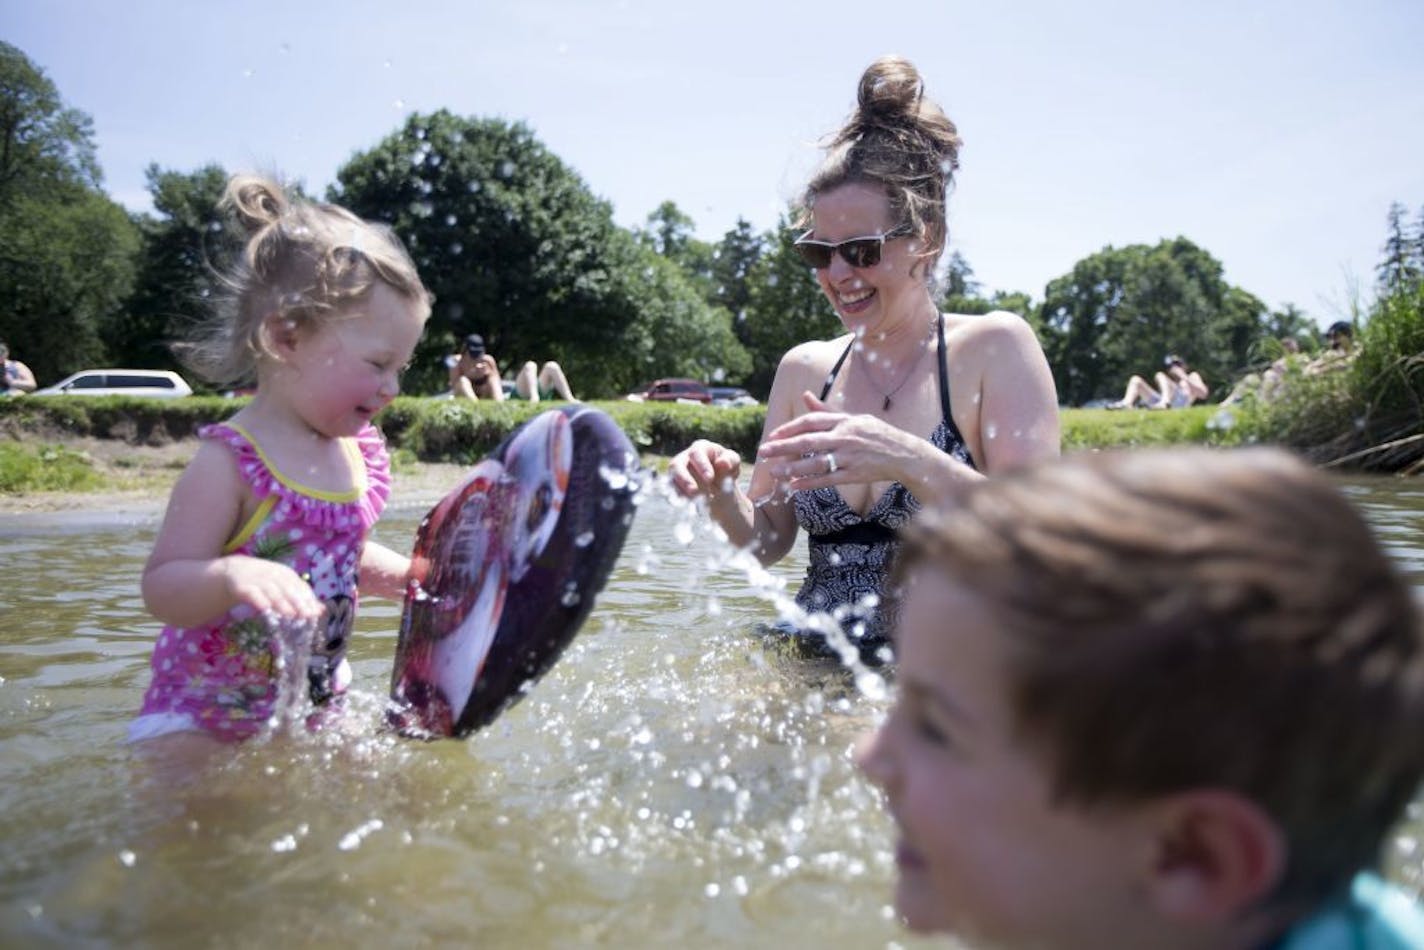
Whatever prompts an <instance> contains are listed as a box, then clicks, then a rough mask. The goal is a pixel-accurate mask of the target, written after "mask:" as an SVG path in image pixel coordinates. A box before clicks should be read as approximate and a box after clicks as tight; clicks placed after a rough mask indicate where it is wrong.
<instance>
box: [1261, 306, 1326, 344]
mask: <svg viewBox="0 0 1424 950" xmlns="http://www.w3.org/2000/svg"><path fill="white" fill-rule="evenodd" d="M1262 332H1263V333H1264V334H1265V336H1266V337H1269V338H1271V339H1274V340H1282V339H1285V338H1286V337H1291V338H1293V339H1295V341H1296V342H1298V343H1299V344H1300V345H1301V348H1302V349H1304V350H1310V349H1313V348H1314V347H1315V345H1316V336H1317V330H1316V327H1315V321H1314V320H1312V319H1310V317H1309V316H1308V315H1307V314H1306V313H1305V311H1304V310H1301V309H1300V308H1299V307H1297V306H1296V305H1295V304H1293V303H1287V304H1285V305H1283V306H1282V307H1281V308H1280V309H1279V310H1272V311H1271V312H1270V313H1268V314H1267V315H1266V320H1265V325H1264V326H1263V327H1262Z"/></svg>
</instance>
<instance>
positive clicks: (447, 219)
mask: <svg viewBox="0 0 1424 950" xmlns="http://www.w3.org/2000/svg"><path fill="white" fill-rule="evenodd" d="M459 220H460V219H459V218H457V217H455V216H454V215H453V214H447V215H446V216H445V223H446V224H447V225H449V226H450V227H452V228H453V227H454V226H455V222H457V221H459Z"/></svg>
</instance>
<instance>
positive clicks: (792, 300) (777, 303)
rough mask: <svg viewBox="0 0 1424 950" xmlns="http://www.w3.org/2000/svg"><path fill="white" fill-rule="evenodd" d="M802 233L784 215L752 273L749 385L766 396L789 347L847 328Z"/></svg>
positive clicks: (824, 337) (748, 326)
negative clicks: (810, 264) (799, 240)
mask: <svg viewBox="0 0 1424 950" xmlns="http://www.w3.org/2000/svg"><path fill="white" fill-rule="evenodd" d="M795 240H796V234H795V232H794V231H793V230H792V228H791V221H790V219H789V218H788V217H786V216H784V215H783V216H782V218H781V219H780V220H779V221H778V222H777V226H776V228H775V229H774V230H773V231H772V232H771V233H770V234H768V235H767V236H766V239H765V247H766V251H765V253H764V254H763V255H762V257H761V259H760V260H758V261H757V262H756V264H755V266H753V267H752V269H751V273H750V275H749V277H748V281H747V283H748V286H749V288H750V301H749V305H748V307H747V310H748V316H747V320H746V330H745V332H746V337H747V349H749V350H750V351H751V358H752V373H751V377H750V378H749V380H748V383H747V388H748V389H750V390H751V391H752V392H754V393H756V394H757V395H758V396H760V397H762V398H765V397H766V395H767V393H769V392H770V391H771V381H772V379H773V377H775V375H776V367H777V366H778V365H779V364H780V363H781V357H782V356H784V355H785V353H786V351H787V350H789V349H791V348H792V347H793V346H795V345H796V344H798V343H803V342H805V341H807V340H817V339H821V340H825V339H830V338H832V337H835V336H837V335H839V334H840V333H843V332H844V330H845V328H844V327H843V326H842V324H841V322H840V318H839V317H837V316H836V312H835V310H833V309H832V308H831V305H830V303H829V302H827V300H826V298H825V295H824V294H822V293H821V288H820V285H819V284H817V282H816V278H815V277H814V276H813V275H812V271H811V270H810V269H808V268H807V267H806V262H805V261H803V260H802V259H801V255H800V254H799V253H797V251H796V247H795Z"/></svg>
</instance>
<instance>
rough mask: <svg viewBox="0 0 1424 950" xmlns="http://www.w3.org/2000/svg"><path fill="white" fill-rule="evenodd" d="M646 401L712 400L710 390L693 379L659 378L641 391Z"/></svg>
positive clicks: (708, 401) (703, 402)
mask: <svg viewBox="0 0 1424 950" xmlns="http://www.w3.org/2000/svg"><path fill="white" fill-rule="evenodd" d="M643 399H645V400H646V401H648V402H700V403H702V404H703V405H707V404H710V403H711V402H712V390H710V389H708V388H707V386H706V385H705V384H703V383H699V382H698V381H697V380H695V379H659V380H657V381H656V382H654V383H653V384H652V385H651V386H649V387H648V388H647V390H646V391H645V392H644V393H643Z"/></svg>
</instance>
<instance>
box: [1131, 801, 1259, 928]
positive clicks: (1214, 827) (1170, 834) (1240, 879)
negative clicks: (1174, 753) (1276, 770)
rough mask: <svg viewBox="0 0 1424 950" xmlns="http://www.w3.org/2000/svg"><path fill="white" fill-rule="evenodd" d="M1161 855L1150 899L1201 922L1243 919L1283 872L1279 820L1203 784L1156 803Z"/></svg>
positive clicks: (1161, 909)
mask: <svg viewBox="0 0 1424 950" xmlns="http://www.w3.org/2000/svg"><path fill="white" fill-rule="evenodd" d="M1154 810H1155V811H1156V814H1155V816H1154V826H1155V832H1156V853H1155V855H1154V865H1153V868H1152V871H1151V875H1150V882H1149V892H1148V899H1149V900H1150V901H1151V902H1152V904H1153V906H1154V907H1155V908H1156V910H1157V912H1158V913H1159V914H1161V915H1162V916H1163V917H1167V918H1169V919H1173V920H1180V921H1192V922H1197V923H1211V922H1224V921H1228V920H1231V919H1233V918H1237V917H1240V916H1241V915H1242V914H1244V913H1247V912H1249V911H1250V909H1251V908H1252V907H1253V906H1254V905H1255V904H1257V903H1259V902H1260V901H1261V900H1262V899H1264V898H1265V897H1266V896H1267V895H1268V894H1270V893H1271V891H1272V890H1273V889H1274V888H1275V886H1276V884H1277V882H1279V881H1280V879H1281V875H1282V874H1283V873H1284V872H1285V864H1286V842H1285V836H1284V835H1283V834H1282V833H1281V829H1280V826H1279V825H1277V824H1276V822H1275V820H1274V819H1273V818H1271V816H1270V815H1269V814H1267V813H1266V811H1265V810H1264V809H1262V808H1261V807H1260V806H1259V805H1257V804H1256V803H1255V802H1253V801H1251V800H1250V799H1248V798H1246V797H1245V796H1244V795H1241V794H1240V793H1238V792H1233V791H1228V790H1225V789H1197V790H1192V791H1187V792H1182V793H1179V794H1176V795H1172V796H1169V797H1167V798H1165V799H1163V800H1162V801H1160V802H1159V803H1157V804H1156V805H1155V806H1154Z"/></svg>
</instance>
